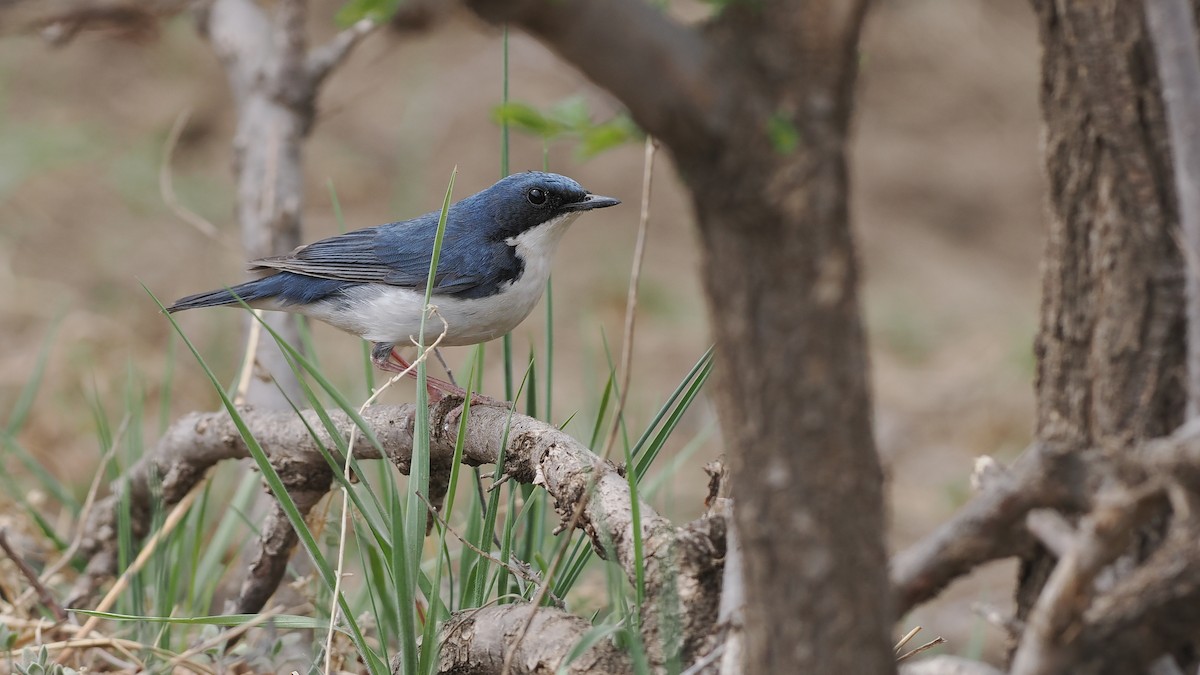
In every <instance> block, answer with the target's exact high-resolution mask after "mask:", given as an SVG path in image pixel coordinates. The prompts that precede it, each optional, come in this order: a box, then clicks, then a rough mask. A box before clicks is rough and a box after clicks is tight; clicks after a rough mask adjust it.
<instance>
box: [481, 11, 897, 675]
mask: <svg viewBox="0 0 1200 675" xmlns="http://www.w3.org/2000/svg"><path fill="white" fill-rule="evenodd" d="M470 5H471V6H472V7H473V8H474V9H475V10H476V11H477V12H479V13H480V14H481V15H483V16H484V17H485V18H488V19H490V20H493V21H512V22H514V23H517V24H519V25H520V26H521V27H523V28H525V29H526V30H528V31H530V32H531V33H533V34H534V35H536V36H537V37H538V38H540V39H541V40H543V41H545V42H547V43H548V44H550V45H551V46H552V47H554V48H555V49H557V50H558V51H559V52H560V53H561V54H562V55H563V56H564V57H565V58H566V59H568V60H569V61H571V62H573V63H575V64H576V65H577V66H579V67H580V68H581V69H582V70H583V71H584V73H585V74H587V75H588V76H589V77H591V78H593V79H594V80H596V82H598V83H599V84H601V85H602V86H604V87H606V88H608V89H609V90H611V91H612V92H613V93H614V94H615V95H616V96H618V97H619V98H620V99H621V100H622V102H624V103H625V104H626V105H628V106H629V108H630V111H631V112H632V114H633V116H634V118H635V119H636V120H637V121H638V123H639V124H640V125H641V126H642V128H644V129H646V131H647V132H649V133H651V134H653V135H655V136H656V137H658V138H659V139H660V140H661V141H662V142H663V143H664V144H665V145H666V147H667V148H668V149H669V150H670V152H671V154H672V155H673V157H674V159H675V163H676V166H678V167H679V171H680V173H681V174H682V176H683V178H684V181H685V183H686V184H687V187H688V189H689V191H690V192H691V195H692V203H693V205H694V207H695V209H696V215H697V218H698V220H699V226H700V234H701V241H702V244H703V249H704V265H703V272H702V274H703V277H704V286H705V290H706V294H707V296H708V305H709V312H710V316H711V319H712V326H713V334H714V338H715V340H716V347H717V356H716V358H717V363H718V366H717V380H716V385H717V386H716V398H717V400H718V404H719V405H718V408H719V411H720V417H721V422H722V433H723V435H724V439H725V444H726V447H727V448H728V452H729V455H730V458H731V462H730V464H731V466H732V469H733V472H732V473H733V497H734V500H735V503H736V506H735V517H736V519H737V526H738V528H739V532H740V535H741V541H742V546H743V552H744V558H745V570H746V576H745V595H746V607H745V614H744V617H745V644H744V660H743V664H744V666H745V670H746V672H748V673H783V672H800V673H861V674H871V673H886V672H891V671H893V670H894V668H895V666H894V663H893V656H892V653H891V650H890V648H889V644H888V635H889V632H890V629H891V622H892V612H891V601H890V599H889V593H888V582H887V574H886V571H887V568H886V558H885V551H884V543H883V534H884V517H883V497H882V483H883V478H882V471H881V469H880V465H879V460H878V457H877V455H876V452H875V445H874V439H873V437H872V433H871V416H870V410H871V400H870V392H869V389H868V383H867V374H866V367H867V359H866V349H865V344H864V339H863V329H862V323H861V319H860V317H859V303H858V274H857V260H856V254H855V250H854V244H853V240H852V237H851V234H850V222H849V213H848V208H847V191H848V183H847V171H846V154H845V144H846V136H847V133H848V127H849V121H850V115H851V111H852V102H853V92H854V80H855V72H856V69H857V65H858V59H859V54H858V36H859V30H860V27H861V24H862V19H863V15H864V12H865V7H866V2H865V1H864V0H858V1H855V2H849V1H845V0H824V1H813V2H805V3H794V2H785V1H783V0H764V1H763V2H746V3H742V2H734V3H722V5H721V9H720V10H719V11H718V12H717V14H716V16H715V17H714V18H713V19H712V21H710V22H709V23H708V24H707V25H706V26H704V27H703V29H702V30H700V29H696V28H692V27H688V26H684V25H681V24H679V23H677V22H675V21H672V20H671V19H670V18H668V17H665V16H664V15H663V14H661V13H660V12H659V11H658V10H657V9H655V8H653V7H650V6H648V3H645V2H643V1H642V0H633V1H627V0H608V1H606V2H582V1H575V2H544V1H543V0H517V1H509V2H501V1H499V0H472V2H471V3H470Z"/></svg>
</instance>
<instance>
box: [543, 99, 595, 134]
mask: <svg viewBox="0 0 1200 675" xmlns="http://www.w3.org/2000/svg"><path fill="white" fill-rule="evenodd" d="M550 118H551V119H553V120H554V121H555V122H558V123H559V124H561V125H562V126H564V127H566V128H567V129H570V130H572V131H583V130H585V129H587V128H589V127H591V126H592V114H591V112H589V111H588V106H587V101H586V100H584V98H583V97H582V96H571V97H569V98H565V99H563V100H561V101H559V102H558V103H555V104H554V105H553V106H551V107H550Z"/></svg>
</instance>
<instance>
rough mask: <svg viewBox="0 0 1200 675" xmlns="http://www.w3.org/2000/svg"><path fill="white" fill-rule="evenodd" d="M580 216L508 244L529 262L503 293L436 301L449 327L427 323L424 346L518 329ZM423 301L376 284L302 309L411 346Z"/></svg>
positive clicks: (372, 336)
mask: <svg viewBox="0 0 1200 675" xmlns="http://www.w3.org/2000/svg"><path fill="white" fill-rule="evenodd" d="M578 215H579V214H578V213H572V214H567V215H565V216H560V217H559V218H556V219H554V220H552V221H549V222H547V223H545V224H542V225H539V226H538V227H535V228H533V229H531V230H527V231H525V232H523V233H521V234H519V235H517V236H516V237H513V238H511V239H509V240H507V242H506V243H507V244H508V245H510V246H512V247H514V248H515V249H516V252H517V255H519V256H520V257H521V259H522V260H523V261H524V263H525V268H524V270H522V273H521V276H520V277H518V278H517V279H516V280H515V281H513V282H510V283H508V284H506V285H504V286H502V287H501V288H500V292H499V293H497V294H495V295H491V296H488V297H486V298H476V299H473V300H466V299H463V300H460V299H456V298H450V297H434V298H433V304H434V305H437V308H438V313H439V314H440V315H441V317H442V318H443V319H445V321H446V325H445V327H443V325H442V322H441V321H440V320H438V318H437V317H432V318H430V319H427V320H426V322H425V344H429V343H431V342H432V341H433V340H435V339H437V337H438V335H440V334H441V332H442V330H443V328H445V330H446V337H445V338H443V339H442V344H443V345H447V346H455V345H473V344H478V343H480V342H487V341H488V340H493V339H495V338H498V337H500V336H501V335H504V334H505V333H507V332H509V331H510V330H512V329H513V328H516V327H517V325H518V324H519V323H521V322H522V321H524V320H525V317H527V316H529V313H530V312H531V311H533V308H534V307H535V306H537V303H538V300H540V299H541V297H542V292H543V291H544V290H545V288H546V280H547V279H548V278H549V276H550V267H551V260H552V258H553V256H554V251H555V249H556V248H557V247H558V242H559V241H560V240H561V239H562V235H563V234H564V233H565V232H566V230H567V227H568V226H569V225H570V224H571V223H572V222H573V221H574V220H575V218H577V217H578ZM424 300H425V294H424V293H423V292H418V291H416V290H413V289H407V288H400V287H397V286H385V285H382V284H371V285H364V286H358V287H355V288H352V289H348V290H347V291H346V292H345V294H344V296H343V297H342V298H339V299H338V300H331V301H328V302H324V303H319V304H316V305H310V306H308V307H306V308H304V309H303V310H302V311H303V313H304V314H306V315H308V316H311V317H312V318H314V319H319V320H321V321H324V322H326V323H328V324H331V325H333V326H336V327H338V328H340V329H342V330H344V331H346V332H348V333H353V334H355V335H359V336H362V337H363V338H365V339H367V340H370V341H372V342H396V343H400V344H410V340H411V339H415V338H416V335H417V333H418V332H419V331H420V323H421V309H422V304H423V303H424ZM289 309H293V311H295V310H296V309H298V308H289Z"/></svg>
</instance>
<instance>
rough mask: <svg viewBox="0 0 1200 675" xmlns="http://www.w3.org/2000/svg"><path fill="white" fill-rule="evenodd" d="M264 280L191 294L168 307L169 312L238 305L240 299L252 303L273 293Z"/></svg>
mask: <svg viewBox="0 0 1200 675" xmlns="http://www.w3.org/2000/svg"><path fill="white" fill-rule="evenodd" d="M262 281H263V280H262V279H255V280H254V281H247V282H246V283H244V284H238V285H237V286H234V287H233V288H222V289H220V290H217V291H208V292H207V293H197V294H195V295H189V296H187V297H185V298H180V299H178V300H176V301H175V304H173V305H171V306H170V307H168V308H167V312H169V313H171V314H174V313H175V312H182V311H183V310H185V309H196V308H199V307H220V306H222V305H236V304H238V300H239V299H240V300H243V301H245V302H247V303H251V302H254V301H255V300H260V299H262V298H264V297H266V296H268V295H271V293H270V292H269V291H268V290H267V289H264V288H263V284H262V283H261V282H262Z"/></svg>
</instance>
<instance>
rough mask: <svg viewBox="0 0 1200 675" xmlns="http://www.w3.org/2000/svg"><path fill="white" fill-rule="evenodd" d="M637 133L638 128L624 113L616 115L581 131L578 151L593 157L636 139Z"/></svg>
mask: <svg viewBox="0 0 1200 675" xmlns="http://www.w3.org/2000/svg"><path fill="white" fill-rule="evenodd" d="M638 135H639V131H638V128H637V127H636V126H634V124H633V121H632V120H630V119H629V118H628V117H625V116H624V115H618V116H617V117H614V118H612V119H611V120H609V121H607V122H604V123H603V124H597V125H595V126H593V127H591V128H590V129H588V130H586V131H585V132H584V133H583V138H582V140H581V142H580V144H579V150H578V152H579V154H580V156H582V157H584V158H588V157H595V156H596V155H598V154H600V153H602V152H604V151H605V150H611V149H613V148H615V147H617V146H619V145H624V144H626V143H628V142H630V141H632V140H634V139H636V138H637V137H638Z"/></svg>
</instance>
